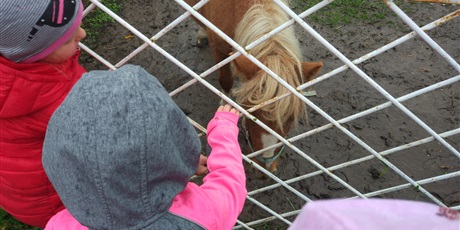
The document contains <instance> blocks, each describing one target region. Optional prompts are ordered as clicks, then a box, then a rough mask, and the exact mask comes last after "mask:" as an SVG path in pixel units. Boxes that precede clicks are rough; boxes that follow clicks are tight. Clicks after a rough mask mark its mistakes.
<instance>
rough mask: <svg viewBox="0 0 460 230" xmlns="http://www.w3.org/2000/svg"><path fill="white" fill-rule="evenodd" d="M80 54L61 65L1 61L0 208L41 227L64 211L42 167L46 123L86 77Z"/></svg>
mask: <svg viewBox="0 0 460 230" xmlns="http://www.w3.org/2000/svg"><path fill="white" fill-rule="evenodd" d="M79 55H80V52H77V53H76V54H75V55H74V56H73V57H72V58H70V59H69V60H67V61H66V62H64V63H61V64H48V63H30V64H23V63H15V62H12V61H10V60H8V59H6V58H4V57H2V56H0V206H1V207H2V208H3V209H4V210H5V211H7V212H8V213H10V214H11V215H13V216H14V217H15V218H16V219H18V220H19V221H21V222H23V223H25V224H29V225H33V226H37V227H42V228H43V227H45V225H46V223H47V221H48V220H49V219H50V218H51V217H52V216H53V215H54V214H56V213H57V212H59V211H60V210H62V209H63V208H64V207H63V205H62V203H61V200H60V199H59V197H58V195H57V193H56V191H54V188H53V187H52V185H51V183H50V181H49V180H48V178H47V176H46V174H45V171H44V170H43V166H42V163H41V162H42V161H41V160H42V146H43V140H44V138H45V131H46V127H47V125H48V121H49V119H50V117H51V115H52V114H53V112H54V111H55V110H56V108H57V107H58V106H59V105H60V104H61V102H62V101H63V100H64V98H65V97H66V95H67V93H68V92H69V90H70V89H71V88H72V86H73V85H74V84H75V82H76V81H77V80H78V79H80V77H81V75H82V74H83V73H84V72H86V71H85V69H84V68H83V67H82V66H81V65H80V64H78V57H79Z"/></svg>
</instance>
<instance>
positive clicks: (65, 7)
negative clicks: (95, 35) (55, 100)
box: [0, 0, 83, 63]
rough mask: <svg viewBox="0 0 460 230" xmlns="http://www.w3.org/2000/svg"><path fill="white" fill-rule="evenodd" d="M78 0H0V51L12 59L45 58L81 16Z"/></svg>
mask: <svg viewBox="0 0 460 230" xmlns="http://www.w3.org/2000/svg"><path fill="white" fill-rule="evenodd" d="M82 12H83V4H82V2H81V0H32V1H31V0H0V54H1V55H2V56H3V57H5V58H8V59H9V60H11V61H14V62H26V63H31V62H35V61H38V60H40V59H43V58H45V57H46V56H48V55H50V54H51V53H53V52H54V51H55V50H56V49H58V48H59V47H60V46H61V45H63V44H64V43H65V42H67V41H68V40H69V39H70V37H71V36H72V35H73V33H74V32H75V31H76V29H78V27H79V26H80V24H81V20H82Z"/></svg>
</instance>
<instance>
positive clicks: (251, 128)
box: [232, 2, 323, 172]
mask: <svg viewBox="0 0 460 230" xmlns="http://www.w3.org/2000/svg"><path fill="white" fill-rule="evenodd" d="M288 20H289V17H288V15H287V14H286V13H285V12H284V11H283V10H282V9H281V8H279V6H277V5H276V4H274V3H272V2H267V3H265V4H255V5H253V6H252V7H251V8H250V9H249V10H248V11H247V12H246V14H245V15H244V16H243V18H242V19H241V21H240V22H239V23H238V25H237V27H236V30H235V37H234V39H235V41H236V42H237V43H238V44H239V45H241V46H243V47H246V46H247V45H248V44H251V43H252V42H254V41H256V40H257V39H259V38H260V37H262V36H264V35H265V34H267V33H269V32H270V31H272V30H274V29H275V28H277V27H278V26H280V25H281V24H283V23H284V22H286V21H288ZM248 52H249V53H250V54H251V55H252V56H254V57H255V58H257V59H258V60H259V61H260V62H262V63H263V64H264V65H265V66H266V67H268V68H269V69H270V70H271V71H272V72H274V73H276V74H277V75H278V76H279V77H280V78H281V79H283V80H284V81H286V82H287V83H288V84H289V85H291V86H292V87H294V88H296V87H298V86H300V85H301V84H303V83H305V82H307V81H310V80H312V79H313V78H314V76H315V75H316V74H317V73H318V72H319V71H320V69H321V67H322V66H323V64H322V63H321V62H302V61H301V56H302V54H301V49H300V45H299V42H298V40H297V38H296V37H295V32H294V29H293V27H288V28H286V29H284V30H282V31H280V32H278V33H277V34H275V35H273V36H271V37H270V38H268V39H267V40H265V41H264V42H262V43H260V44H259V45H257V46H255V47H253V48H252V49H251V50H248ZM232 69H233V71H232V72H233V74H234V75H236V76H237V77H239V78H240V85H239V86H237V87H236V88H235V89H234V90H233V91H232V94H233V95H234V97H235V99H236V101H237V102H238V103H239V104H240V105H242V106H243V107H245V108H251V107H253V106H255V105H259V104H262V103H266V105H264V106H262V107H261V108H259V109H257V110H255V111H254V112H252V115H254V116H255V117H256V118H257V119H259V120H260V121H261V122H263V123H264V124H266V125H267V126H268V127H270V128H271V129H273V130H274V131H275V132H277V133H278V134H279V135H281V136H283V137H284V136H286V135H287V133H288V132H289V130H290V129H291V127H292V126H296V125H297V124H298V122H299V121H300V120H302V119H305V120H306V117H307V114H306V109H305V104H304V102H303V101H302V100H301V99H300V98H298V97H297V96H295V95H290V96H287V97H285V98H283V99H280V100H278V101H276V102H274V103H267V101H269V100H272V99H273V98H279V97H280V96H282V95H284V94H286V93H289V90H288V89H286V88H285V87H284V86H282V85H281V84H280V83H279V82H278V81H276V80H275V79H274V78H273V77H271V76H270V75H269V74H268V73H267V72H266V71H264V70H262V69H260V68H259V67H258V66H257V65H255V64H254V63H253V62H251V61H250V60H249V59H247V58H246V57H245V56H243V55H240V56H239V57H237V58H236V59H235V60H233V62H232ZM244 123H245V124H244V127H245V129H246V132H247V134H248V135H247V139H248V142H249V143H248V144H249V146H250V148H251V151H257V150H260V149H264V148H266V147H269V146H271V145H273V144H276V143H277V142H279V140H278V139H277V138H276V137H275V136H273V135H271V134H269V133H268V132H267V131H266V130H265V129H263V128H262V127H260V126H259V125H258V124H256V123H255V122H254V121H252V120H248V119H247V120H246V121H245V122H244ZM282 148H283V147H279V148H277V149H271V150H268V151H265V152H263V153H262V154H260V155H258V157H256V158H254V159H253V160H254V161H255V162H257V163H258V164H260V165H261V166H262V167H264V168H266V169H267V170H269V171H270V172H274V171H276V168H277V164H278V157H279V155H280V153H281V152H282Z"/></svg>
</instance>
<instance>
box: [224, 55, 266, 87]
mask: <svg viewBox="0 0 460 230" xmlns="http://www.w3.org/2000/svg"><path fill="white" fill-rule="evenodd" d="M232 54H233V52H231V53H230V55H232ZM233 66H234V67H235V68H236V70H237V71H238V72H240V73H242V74H244V75H245V77H247V78H251V77H252V76H254V75H255V74H256V73H257V71H259V70H260V68H259V67H258V66H257V65H256V64H254V63H253V62H252V61H251V60H249V59H247V58H246V57H245V56H244V55H240V56H238V57H237V58H235V60H233ZM248 80H249V79H248Z"/></svg>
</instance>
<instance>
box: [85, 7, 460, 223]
mask: <svg viewBox="0 0 460 230" xmlns="http://www.w3.org/2000/svg"><path fill="white" fill-rule="evenodd" d="M128 2H129V3H125V4H124V9H123V11H122V12H121V13H120V14H119V15H120V16H121V17H122V18H123V19H124V20H126V21H127V22H129V23H130V24H131V25H132V26H134V27H135V28H137V29H138V30H139V31H140V32H142V33H143V34H144V35H146V36H148V37H151V36H153V35H154V34H156V33H157V32H159V31H160V30H161V29H162V28H164V27H166V26H167V25H168V24H169V23H171V22H172V21H173V20H174V19H176V18H177V17H178V16H180V15H181V14H182V13H183V12H184V10H183V9H182V8H181V7H180V6H179V5H178V4H177V3H175V2H174V1H167V0H157V1H148V0H131V1H128ZM382 4H383V3H382ZM410 8H411V9H412V10H411V11H410V12H409V13H408V15H409V16H410V17H411V18H412V19H413V20H414V21H415V22H416V23H417V24H418V25H425V24H427V23H429V22H432V21H434V20H435V19H438V18H440V17H442V16H444V15H446V14H448V13H451V12H454V11H455V10H458V9H459V8H460V7H459V6H452V5H451V6H449V5H441V4H428V3H414V4H412V5H411V6H410ZM327 9H330V8H326V9H323V10H327ZM306 21H307V22H308V23H309V24H310V25H311V26H312V27H313V28H314V29H315V30H316V31H317V32H318V33H319V34H321V36H323V37H324V38H325V39H327V40H328V41H329V42H330V43H331V44H333V45H334V46H335V47H336V48H337V49H338V50H339V51H340V52H342V53H343V54H344V55H345V56H346V57H347V58H349V59H351V60H353V59H356V58H358V57H360V56H362V55H365V54H367V53H369V52H371V51H373V50H375V49H377V48H379V47H381V46H383V45H384V44H387V43H389V42H391V41H393V40H395V39H397V38H399V37H401V36H403V35H405V34H407V33H409V32H410V29H409V28H408V27H407V26H406V25H404V24H403V22H402V21H401V20H400V19H399V18H397V17H396V15H395V14H389V15H387V16H386V18H385V19H384V20H381V21H378V22H375V23H371V24H369V23H365V22H357V23H350V24H347V25H341V26H339V27H335V28H332V27H330V26H325V25H321V24H319V23H315V22H310V21H309V20H308V18H307V19H306ZM295 28H296V30H297V36H298V39H299V40H300V42H301V45H302V49H303V55H304V59H305V60H308V61H323V62H324V65H325V66H324V68H323V69H322V71H321V73H320V75H322V74H325V73H327V72H329V71H331V70H334V69H336V68H337V67H340V66H342V65H343V63H342V62H341V61H340V60H339V59H338V58H336V57H335V56H334V55H333V54H332V53H331V52H330V51H328V50H327V49H326V48H325V47H324V46H323V45H321V44H320V43H319V42H318V41H316V40H315V39H314V38H313V37H312V36H311V35H309V34H308V33H307V32H305V31H304V30H303V29H302V28H301V27H300V26H298V25H296V26H295ZM197 29H198V26H197V25H196V24H195V23H194V22H193V21H192V20H191V19H187V20H186V21H184V22H182V23H180V24H179V25H178V26H176V27H175V28H173V29H172V30H171V31H170V32H168V33H167V34H165V35H164V36H162V37H161V38H160V39H159V40H157V41H156V44H158V45H159V46H160V47H162V48H163V49H164V50H166V51H167V52H169V53H170V54H171V55H172V56H174V57H175V58H176V59H177V60H178V61H180V62H181V63H182V64H184V65H185V66H187V67H189V68H190V69H191V70H193V71H195V72H197V73H202V72H204V71H205V70H207V69H208V68H210V67H211V66H213V65H214V60H213V59H212V57H211V53H210V49H209V47H204V48H200V47H197V46H196V45H195V42H196V40H195V36H196V31H197ZM101 33H102V34H101V37H100V38H99V40H98V43H97V44H95V45H92V46H91V47H90V48H91V49H93V50H94V51H96V52H97V53H99V54H100V55H101V56H102V57H104V58H106V59H107V60H108V61H110V62H111V63H113V64H115V63H117V62H119V61H120V60H121V59H122V58H124V57H125V56H127V55H128V54H129V53H131V52H132V51H133V50H134V49H136V48H137V47H139V46H140V45H142V44H143V42H142V41H141V40H140V39H138V38H137V37H135V36H134V37H132V36H131V35H132V33H131V32H129V31H128V30H127V29H125V28H124V27H122V26H120V25H118V24H117V23H115V24H113V25H110V26H108V27H107V28H105V29H104V30H103V31H101ZM427 33H428V34H429V35H430V36H431V37H432V38H433V39H434V40H435V41H436V42H437V43H438V44H439V45H440V46H441V47H442V48H443V49H444V50H445V51H446V52H447V53H448V54H450V55H451V56H452V57H453V58H454V59H455V60H456V61H457V62H459V61H460V43H459V40H458V38H459V37H460V19H459V18H455V19H453V20H452V21H450V22H448V23H446V24H444V25H441V26H440V27H438V28H435V29H433V30H431V31H428V32H427ZM83 43H84V42H83ZM82 63H83V65H84V66H85V67H86V68H87V69H88V70H93V69H107V67H105V66H103V65H102V64H101V63H99V62H98V61H96V60H95V59H93V58H92V57H89V56H88V55H83V56H82ZM129 63H131V64H137V65H140V66H143V67H144V68H145V69H146V70H147V71H148V72H150V73H151V74H152V75H154V76H156V77H157V78H158V79H159V80H160V81H161V82H162V84H163V85H164V87H165V88H166V89H167V90H168V91H172V90H174V89H176V88H177V87H179V86H181V85H183V84H184V83H186V82H188V81H189V80H191V79H192V77H191V76H189V75H188V74H187V73H186V72H185V71H183V70H181V69H180V68H178V67H177V66H176V65H175V64H174V63H172V62H171V61H169V60H168V59H167V58H165V57H164V56H163V55H161V54H160V53H159V52H157V51H155V50H154V49H151V48H150V47H149V48H148V49H145V50H144V51H142V52H141V53H140V54H139V55H137V56H136V57H134V58H133V59H131V60H130V61H129ZM358 67H359V68H361V70H363V71H364V72H365V73H367V74H368V75H369V76H370V77H371V78H372V79H373V80H374V81H375V82H377V83H378V84H379V85H380V86H381V87H382V88H383V89H385V90H386V91H387V92H388V93H390V94H391V95H393V96H394V97H396V98H397V97H400V96H403V95H406V94H408V93H411V92H413V91H416V90H418V89H421V88H424V87H427V86H429V85H432V84H436V83H438V82H440V81H443V80H446V79H449V78H452V77H454V76H457V75H458V74H459V73H458V72H456V71H455V70H454V68H453V67H452V66H451V65H449V64H448V63H447V61H446V60H445V59H443V58H442V57H441V56H440V55H439V54H437V53H436V52H433V50H432V49H431V48H430V47H429V46H428V45H427V44H426V43H425V42H424V41H423V40H421V39H420V38H414V39H411V40H409V41H408V42H405V43H403V44H401V45H399V46H397V47H396V48H393V49H390V50H389V51H387V52H385V53H383V54H381V55H379V56H377V57H376V58H372V59H370V60H368V61H365V62H363V63H361V64H359V65H358ZM205 79H206V80H207V81H208V82H210V83H211V84H212V85H214V86H216V87H218V83H217V80H216V73H212V74H211V75H210V76H208V77H207V78H205ZM312 89H314V90H315V91H316V92H317V96H315V97H311V98H310V99H311V101H312V102H313V103H315V104H316V105H317V106H318V107H319V108H320V109H321V110H323V111H324V112H326V113H327V114H329V115H330V116H331V117H332V118H334V119H341V118H344V117H347V116H350V115H352V114H355V113H358V112H361V111H364V110H366V109H369V108H372V107H374V106H377V105H379V104H381V103H384V102H386V101H387V100H386V99H385V98H384V97H383V96H382V95H381V94H380V93H378V92H377V91H376V90H375V89H374V88H373V87H372V86H371V85H370V84H368V83H367V82H366V81H364V80H363V79H362V78H360V77H359V76H358V75H357V74H356V73H355V72H353V71H352V70H346V71H344V72H342V73H340V74H338V75H335V76H334V77H332V78H329V79H327V80H325V81H322V82H320V83H318V84H315V85H314V86H313V87H312ZM459 93H460V83H459V82H456V83H454V84H451V85H449V86H446V87H443V88H441V89H438V90H435V91H433V92H429V93H426V94H423V95H421V96H418V97H415V98H413V99H410V100H408V101H405V102H403V105H404V106H406V107H407V108H408V109H409V110H410V111H412V112H413V113H414V114H415V115H416V116H417V117H418V118H420V119H421V120H422V121H423V122H424V123H426V124H427V125H428V126H429V127H431V128H432V129H433V130H434V131H435V132H437V133H442V132H446V131H449V130H453V129H455V128H459V127H460V98H459V97H460V96H459ZM174 100H175V101H176V102H177V104H178V105H179V106H180V107H181V108H182V109H183V111H184V112H185V113H186V114H187V115H188V116H189V117H190V118H192V119H194V120H195V121H197V122H198V123H199V124H201V125H203V126H206V124H207V122H208V121H209V119H210V118H211V117H212V116H213V113H214V111H215V109H216V108H217V105H218V102H219V100H220V98H219V97H218V96H217V95H214V94H213V93H212V92H210V91H209V90H208V89H207V88H206V87H204V86H202V85H200V84H194V85H193V86H191V87H189V88H187V89H186V90H184V91H182V92H181V93H179V94H178V95H176V96H174ZM308 112H309V123H310V124H309V126H307V125H301V126H300V128H299V129H298V130H292V131H291V133H290V134H289V135H288V137H292V136H295V135H298V134H300V133H302V132H305V131H307V130H311V129H314V128H317V127H320V126H323V125H325V124H327V123H328V122H327V120H326V119H325V118H323V117H322V116H321V115H320V114H319V113H318V112H316V111H314V110H313V109H311V108H308ZM344 127H345V128H347V129H348V130H349V131H351V132H352V133H353V134H355V135H356V136H357V137H358V138H360V139H361V140H363V141H364V142H365V143H367V144H368V145H369V146H370V147H371V148H373V149H374V150H376V151H377V152H380V151H384V150H388V149H391V148H394V147H397V146H400V145H403V144H406V143H410V142H413V141H417V140H420V139H423V138H426V137H429V136H430V135H429V134H428V133H427V132H426V131H425V130H424V129H422V128H421V127H420V126H419V125H418V124H417V123H415V122H414V121H413V120H412V119H410V118H409V117H408V116H407V115H405V114H404V113H402V112H401V111H400V110H399V109H397V108H396V107H395V106H390V107H388V108H386V109H383V110H380V111H378V112H376V113H372V114H370V115H367V116H364V117H362V118H359V119H356V120H353V121H351V122H348V123H346V124H344ZM203 140H204V138H203ZM446 141H447V142H448V143H449V144H451V145H452V146H453V147H454V148H455V149H457V150H458V149H460V135H458V134H457V135H454V136H451V137H448V138H446ZM203 142H204V141H203ZM240 143H241V146H242V148H243V151H247V150H246V148H247V145H246V143H245V141H244V140H243V139H241V142H240ZM294 145H295V146H296V147H298V148H300V149H301V150H302V151H304V152H305V153H307V154H308V155H309V156H310V157H312V158H313V159H314V160H316V161H317V162H319V163H320V164H322V165H323V166H325V167H330V166H334V165H337V164H340V163H344V162H347V161H351V160H355V159H358V158H361V157H364V156H367V155H369V154H370V153H369V152H368V151H367V150H365V149H364V148H363V147H361V146H360V145H359V144H357V143H356V142H355V141H353V140H352V139H351V138H349V137H348V136H346V135H345V134H343V132H342V131H340V130H338V129H337V128H332V129H328V130H326V131H323V132H320V133H317V134H313V135H311V136H309V137H307V138H305V139H302V140H300V141H297V142H295V143H294ZM386 159H388V160H389V161H390V162H392V163H393V164H394V165H395V166H396V167H398V168H399V169H401V170H402V171H403V172H404V173H406V174H407V175H408V176H409V177H410V178H412V179H413V180H415V181H417V180H421V179H425V178H430V177H434V176H439V175H443V174H447V173H452V172H456V171H459V170H460V162H459V159H458V158H457V157H456V156H454V155H453V154H452V153H451V152H450V151H449V150H448V149H447V148H445V147H444V146H443V145H441V144H439V143H438V142H437V141H433V142H429V143H427V144H423V145H419V146H416V147H412V148H409V149H406V150H402V151H398V152H396V153H393V154H390V155H387V156H386ZM317 170H318V169H317V168H316V167H315V166H313V165H312V164H311V163H309V162H308V161H307V160H305V159H304V158H303V157H301V156H299V155H298V154H297V153H295V152H294V151H292V150H291V149H289V148H287V149H286V151H285V153H284V154H283V155H282V156H281V159H280V164H279V167H278V171H277V172H276V173H275V175H276V176H278V177H279V178H281V179H282V180H287V179H290V178H295V177H298V176H301V175H304V174H307V173H311V172H314V171H317ZM333 173H334V174H335V175H337V176H338V177H340V178H341V179H343V180H344V181H345V182H347V183H348V184H350V185H351V186H353V187H354V188H356V189H357V190H358V191H359V192H361V193H369V192H373V191H377V190H381V189H384V188H389V187H393V186H397V185H400V184H405V183H407V181H406V180H404V179H403V178H401V177H400V176H399V175H397V174H396V173H395V172H394V171H392V170H391V169H388V168H387V166H386V165H384V164H383V163H382V162H380V161H379V160H376V159H372V160H369V161H365V162H362V163H358V164H355V165H351V166H348V167H346V168H343V169H339V170H335V171H333ZM247 177H248V180H247V186H248V191H253V190H255V189H257V188H262V187H265V186H268V185H271V184H274V183H275V182H274V181H273V180H271V179H267V180H261V179H258V178H257V177H256V176H255V174H254V172H253V170H252V169H251V167H250V166H249V165H248V167H247ZM290 185H291V186H292V187H293V188H295V189H297V190H298V191H300V192H302V193H303V194H304V195H305V196H307V197H308V198H310V199H312V200H316V199H330V198H341V197H352V196H355V194H353V193H352V192H351V191H350V190H349V189H347V188H345V187H343V186H342V185H341V184H339V183H338V182H336V181H335V180H334V179H332V178H330V177H329V176H326V175H324V174H320V175H318V176H313V177H309V178H307V179H303V180H300V181H298V182H294V183H291V184H290ZM459 186H460V177H454V178H451V179H447V180H442V181H439V182H435V183H430V184H426V185H423V186H422V187H423V188H425V189H426V190H428V191H429V192H430V193H431V194H432V195H433V196H434V197H436V198H437V199H439V200H440V201H441V202H443V203H444V204H446V205H447V206H458V205H460V187H459ZM252 197H253V198H254V199H256V200H258V201H259V202H261V203H263V204H264V205H266V206H267V207H269V208H271V209H272V210H274V211H275V212H277V213H286V212H289V211H293V210H298V209H300V208H301V207H302V205H304V204H305V201H304V200H302V199H301V198H299V197H298V196H297V195H295V194H293V193H292V192H290V191H288V190H287V189H285V188H282V187H277V188H274V189H272V190H268V191H265V192H261V193H257V194H255V195H253V196H252ZM376 197H381V198H400V199H410V200H420V201H429V202H432V201H430V200H429V199H428V198H427V197H426V196H425V195H424V194H422V193H421V192H420V191H418V190H417V189H415V188H413V187H408V188H405V189H402V190H399V191H396V192H389V193H385V194H382V195H378V196H376ZM269 216H271V215H270V214H269V213H267V212H266V211H264V210H262V209H261V208H259V207H258V206H256V205H254V204H253V203H252V202H250V201H246V205H245V208H244V210H243V212H242V214H241V215H240V218H239V220H241V221H242V222H245V223H247V222H251V221H253V220H257V219H260V218H264V217H269ZM294 217H295V216H291V217H288V218H287V219H288V220H290V221H292V220H293V219H294ZM253 227H255V228H260V229H285V228H286V227H287V225H286V224H285V223H283V222H281V221H279V220H274V221H271V222H269V223H267V224H263V225H259V226H253Z"/></svg>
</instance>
